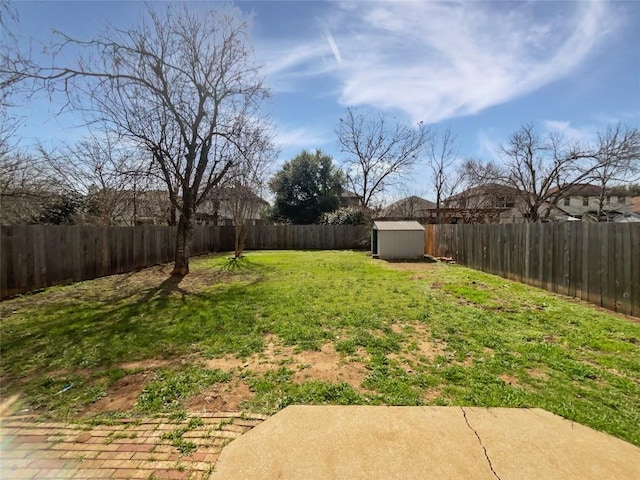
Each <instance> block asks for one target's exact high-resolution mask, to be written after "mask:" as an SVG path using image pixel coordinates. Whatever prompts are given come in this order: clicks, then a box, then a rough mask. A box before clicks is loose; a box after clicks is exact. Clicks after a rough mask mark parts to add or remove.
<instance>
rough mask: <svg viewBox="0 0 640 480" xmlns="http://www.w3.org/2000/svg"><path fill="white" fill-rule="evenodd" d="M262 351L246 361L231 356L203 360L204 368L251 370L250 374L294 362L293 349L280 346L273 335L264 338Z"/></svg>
mask: <svg viewBox="0 0 640 480" xmlns="http://www.w3.org/2000/svg"><path fill="white" fill-rule="evenodd" d="M264 344H265V347H264V350H263V351H262V352H260V353H254V354H253V355H251V356H250V357H247V358H246V359H244V360H243V359H240V358H237V357H234V356H233V355H226V356H224V357H222V358H212V359H208V360H204V362H203V364H204V366H205V367H206V368H219V369H220V370H226V371H228V370H245V369H246V370H251V371H252V372H266V371H268V370H273V369H275V368H277V367H279V366H281V365H282V364H283V361H284V362H285V363H287V362H288V363H289V364H290V363H292V362H293V361H294V353H293V352H294V348H293V347H289V346H284V345H281V344H280V343H279V342H278V340H277V337H276V336H275V335H273V334H270V333H268V334H266V335H265V336H264Z"/></svg>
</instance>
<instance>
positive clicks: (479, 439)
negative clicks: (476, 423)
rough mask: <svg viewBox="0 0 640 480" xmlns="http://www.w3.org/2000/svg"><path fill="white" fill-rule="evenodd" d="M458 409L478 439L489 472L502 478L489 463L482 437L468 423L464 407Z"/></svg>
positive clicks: (499, 479)
mask: <svg viewBox="0 0 640 480" xmlns="http://www.w3.org/2000/svg"><path fill="white" fill-rule="evenodd" d="M460 410H462V416H463V417H464V421H465V423H466V424H467V427H469V428H470V429H471V431H472V432H473V433H474V434H475V436H476V438H477V439H478V443H479V444H480V446H481V447H482V451H483V452H484V458H486V459H487V463H488V464H489V468H490V469H491V473H493V476H494V477H496V478H497V479H498V480H502V479H501V478H500V476H499V475H498V474H497V473H496V471H495V470H494V468H493V464H492V463H491V459H490V458H489V454H488V453H487V449H486V448H485V446H484V444H483V443H482V439H481V438H480V435H478V432H476V430H475V429H474V428H473V427H472V426H471V424H470V423H469V419H468V418H467V412H465V411H464V408H462V407H460Z"/></svg>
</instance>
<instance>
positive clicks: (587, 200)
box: [582, 197, 589, 207]
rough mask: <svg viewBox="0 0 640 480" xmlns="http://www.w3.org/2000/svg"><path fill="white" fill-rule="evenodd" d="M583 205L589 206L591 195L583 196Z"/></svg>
mask: <svg viewBox="0 0 640 480" xmlns="http://www.w3.org/2000/svg"><path fill="white" fill-rule="evenodd" d="M582 206H583V207H588V206H589V197H582Z"/></svg>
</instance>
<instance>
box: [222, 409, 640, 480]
mask: <svg viewBox="0 0 640 480" xmlns="http://www.w3.org/2000/svg"><path fill="white" fill-rule="evenodd" d="M212 478H213V479H219V480H222V479H225V480H234V479H243V480H249V479H288V480H296V479H300V480H303V479H304V480H313V479H324V480H326V479H350V480H358V479H363V480H364V479H368V480H370V479H403V480H408V479H470V480H475V479H477V480H480V479H487V480H495V479H500V480H507V479H542V478H544V479H563V480H567V479H581V480H589V479H594V480H603V479H608V478H611V479H618V480H623V479H629V480H631V479H634V480H635V479H638V478H640V449H639V448H637V447H635V446H633V445H631V444H629V443H626V442H624V441H622V440H619V439H617V438H614V437H612V436H610V435H606V434H604V433H600V432H596V431H595V430H592V429H590V428H587V427H584V426H582V425H579V424H576V423H573V422H570V421H568V420H565V419H563V418H561V417H559V416H557V415H553V414H551V413H548V412H546V411H544V410H540V409H531V410H528V409H509V408H471V407H464V408H460V407H369V406H350V407H340V406H293V407H288V408H286V409H285V410H283V411H281V412H279V413H277V414H276V415H274V416H273V417H271V418H270V419H268V420H266V421H265V422H263V423H262V424H260V425H258V426H256V427H255V428H253V429H252V430H251V431H249V432H247V433H246V434H244V435H243V436H241V437H239V438H238V439H236V440H234V441H233V442H232V443H231V444H230V445H228V446H227V447H225V449H224V450H223V451H222V453H221V455H220V458H219V459H218V463H217V464H216V467H215V470H214V473H213V476H212Z"/></svg>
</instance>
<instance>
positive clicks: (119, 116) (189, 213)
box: [31, 5, 267, 275]
mask: <svg viewBox="0 0 640 480" xmlns="http://www.w3.org/2000/svg"><path fill="white" fill-rule="evenodd" d="M246 31H247V24H246V22H242V21H237V20H236V19H235V18H233V17H232V16H231V15H230V14H228V13H224V12H221V11H209V12H206V13H202V12H197V13H194V12H190V11H189V10H188V9H187V7H186V6H185V5H180V6H175V5H169V6H167V7H166V9H164V10H162V11H160V12H158V11H154V10H153V9H152V8H151V7H149V9H148V18H147V19H145V20H143V21H141V23H140V24H139V25H138V26H135V27H132V28H131V29H129V30H126V31H123V30H118V29H115V28H112V27H110V28H107V31H106V32H105V33H104V34H103V35H101V36H100V37H98V38H94V39H92V40H88V41H81V40H77V39H73V38H70V37H68V36H65V35H62V43H61V45H60V49H61V50H65V49H69V48H79V49H81V50H86V52H87V54H86V56H85V57H82V56H81V57H80V58H79V60H78V62H77V64H76V65H75V66H73V67H69V66H60V67H59V66H54V67H53V68H40V69H38V70H37V71H36V72H34V73H32V74H31V77H33V78H36V79H40V80H44V82H45V86H47V87H49V88H62V89H63V90H64V91H65V92H66V93H67V94H68V98H69V101H70V105H71V106H72V107H74V108H87V104H86V101H87V100H89V101H90V103H91V105H90V110H91V111H90V112H89V113H90V115H91V118H92V119H94V120H96V119H97V120H100V121H102V122H105V124H107V125H109V127H110V128H111V129H112V130H113V131H114V132H115V133H117V134H118V135H120V136H121V137H123V138H126V139H128V141H129V142H132V143H134V144H136V145H138V146H141V147H143V148H145V149H146V150H147V151H149V152H150V153H151V155H152V157H153V161H154V162H155V164H156V166H157V167H158V169H159V171H160V172H161V174H162V178H163V180H164V182H165V184H166V186H167V188H168V190H169V197H170V200H171V203H172V205H173V206H174V207H175V208H176V210H177V211H178V212H179V215H180V218H179V220H178V229H177V248H176V254H175V266H174V269H173V272H172V274H173V275H185V274H187V273H188V272H189V256H190V252H191V241H192V237H193V227H194V222H195V213H196V209H197V208H198V205H199V204H200V203H201V202H202V201H203V200H204V199H205V198H206V196H207V194H208V193H209V192H210V191H211V190H212V189H213V188H214V187H215V186H217V185H219V184H220V183H221V182H222V181H223V180H224V179H225V177H226V176H227V173H228V172H229V171H230V169H232V168H233V167H234V165H235V163H236V162H241V161H244V159H245V158H247V155H246V151H245V145H244V144H243V138H245V137H246V136H247V135H245V132H247V131H251V132H252V134H254V132H255V125H256V123H255V121H254V120H255V118H256V116H257V114H258V112H259V109H260V106H261V103H262V101H263V99H265V97H266V96H267V91H266V89H265V88H264V87H263V85H262V82H261V81H260V79H259V78H258V69H257V67H256V66H255V65H254V64H253V63H252V62H251V54H250V51H249V49H248V47H247V38H246ZM222 145H228V149H229V150H235V152H234V154H233V155H231V154H225V155H224V156H222V157H220V156H217V155H216V153H217V152H222V151H227V150H225V149H224V148H222Z"/></svg>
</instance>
